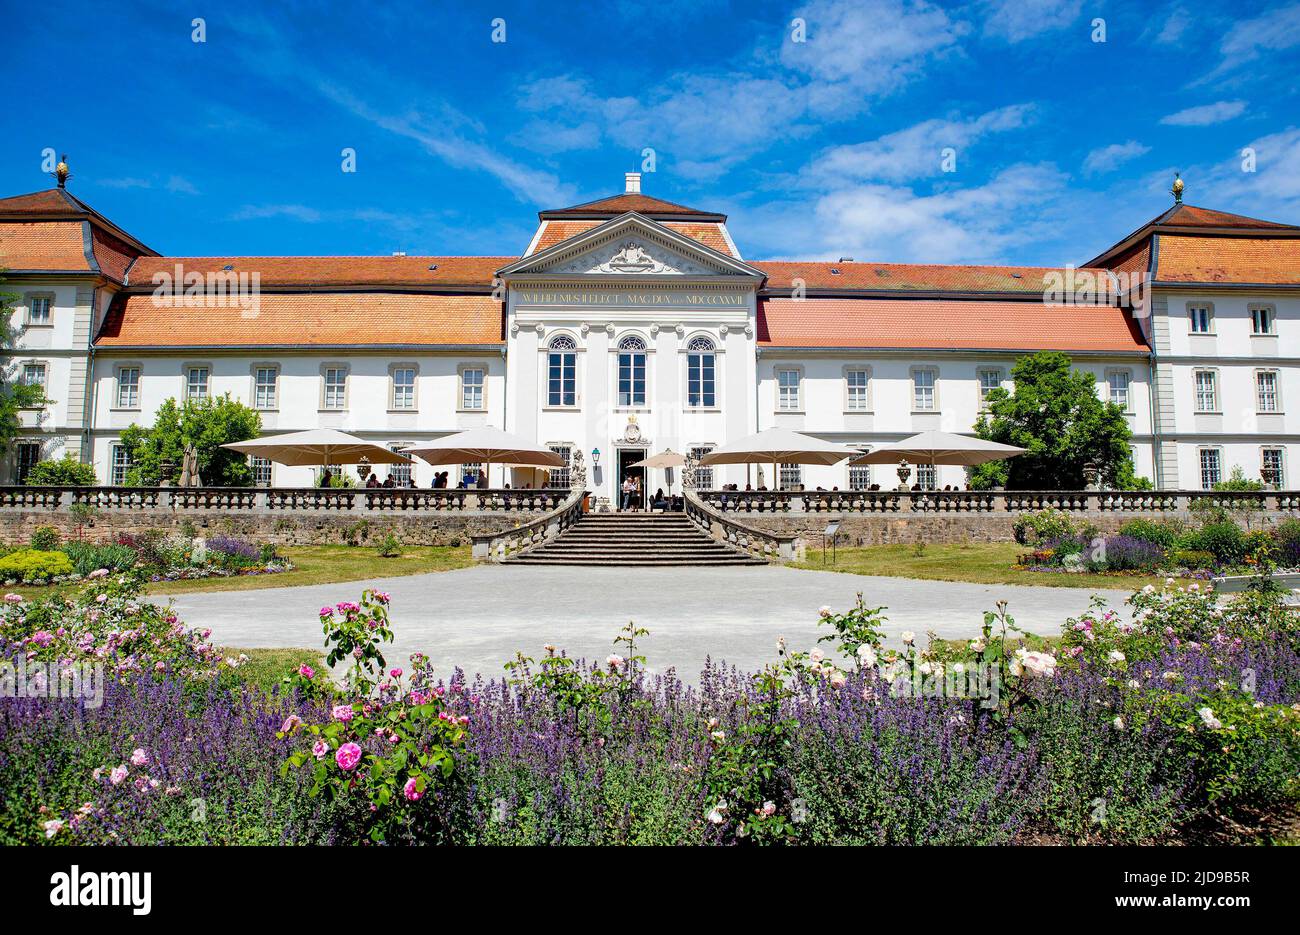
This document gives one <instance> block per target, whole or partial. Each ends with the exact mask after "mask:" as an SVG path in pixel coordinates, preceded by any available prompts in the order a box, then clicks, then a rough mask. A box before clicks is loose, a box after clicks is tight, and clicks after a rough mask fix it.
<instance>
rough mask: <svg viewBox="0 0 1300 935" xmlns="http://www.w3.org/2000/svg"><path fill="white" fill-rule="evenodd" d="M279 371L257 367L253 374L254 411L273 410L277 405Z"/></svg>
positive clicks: (272, 368)
mask: <svg viewBox="0 0 1300 935" xmlns="http://www.w3.org/2000/svg"><path fill="white" fill-rule="evenodd" d="M279 383H280V370H279V368H277V367H258V368H257V370H256V371H254V373H253V406H254V408H256V409H274V408H275V407H276V405H277V404H278V402H279V400H278V396H279V392H278V391H279Z"/></svg>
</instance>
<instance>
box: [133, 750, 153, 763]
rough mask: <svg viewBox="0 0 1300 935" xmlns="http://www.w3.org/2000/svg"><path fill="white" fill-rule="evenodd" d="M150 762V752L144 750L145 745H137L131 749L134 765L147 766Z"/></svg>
mask: <svg viewBox="0 0 1300 935" xmlns="http://www.w3.org/2000/svg"><path fill="white" fill-rule="evenodd" d="M148 763H149V754H147V753H145V752H144V748H143V747H136V748H135V749H134V750H132V751H131V765H132V766H147V765H148Z"/></svg>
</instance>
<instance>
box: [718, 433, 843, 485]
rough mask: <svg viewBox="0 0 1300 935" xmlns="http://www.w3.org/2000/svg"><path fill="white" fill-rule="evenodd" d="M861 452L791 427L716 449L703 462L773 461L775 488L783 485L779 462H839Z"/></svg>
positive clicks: (762, 462)
mask: <svg viewBox="0 0 1300 935" xmlns="http://www.w3.org/2000/svg"><path fill="white" fill-rule="evenodd" d="M855 454H858V451H857V450H856V449H854V448H848V447H846V446H844V445H837V444H835V443H834V442H827V441H822V440H821V439H820V438H813V437H812V436H811V435H804V434H802V433H800V432H792V431H791V430H790V429H779V428H777V429H767V430H766V431H764V432H759V433H757V434H756V435H747V436H745V437H744V438H741V439H738V440H736V441H734V442H728V443H727V444H725V445H723V446H722V447H720V448H715V449H713V450H712V451H710V452H709V453H708V454H706V455H705V456H704V457H703V458H701V459H700V464H701V465H704V466H710V465H714V464H767V463H768V462H769V461H770V462H771V464H772V479H773V489H776V488H777V487H779V486H780V480H781V475H780V473H779V470H778V468H777V465H778V464H838V463H839V462H841V461H843V460H844V459H845V458H851V457H853V456H854V455H855Z"/></svg>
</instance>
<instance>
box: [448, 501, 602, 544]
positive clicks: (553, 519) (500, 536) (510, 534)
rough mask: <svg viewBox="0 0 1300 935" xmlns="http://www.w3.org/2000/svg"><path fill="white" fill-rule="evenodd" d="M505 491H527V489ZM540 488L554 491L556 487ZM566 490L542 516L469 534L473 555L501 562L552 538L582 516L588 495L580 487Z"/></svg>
mask: <svg viewBox="0 0 1300 935" xmlns="http://www.w3.org/2000/svg"><path fill="white" fill-rule="evenodd" d="M505 492H506V493H516V492H518V493H529V492H530V491H505ZM540 492H541V493H557V492H558V491H540ZM565 493H566V494H567V495H568V496H567V499H564V500H562V501H560V502H559V503H558V504H555V505H554V509H553V511H552V512H550V513H548V514H546V515H545V516H539V517H537V518H536V519H534V520H531V521H530V522H527V523H523V524H521V525H519V526H516V527H514V528H513V529H505V530H502V531H499V532H487V533H480V534H478V535H474V536H471V537H470V547H471V554H472V555H473V557H474V558H476V559H478V560H479V561H489V562H501V561H504V560H505V559H507V558H509V557H510V556H512V555H516V554H518V553H520V552H523V551H525V550H527V549H531V548H532V547H533V546H537V545H541V544H542V543H543V542H546V541H547V540H549V539H554V538H555V537H556V536H558V535H559V534H560V533H562V532H564V531H565V530H566V529H568V528H569V527H570V526H572V525H573V524H574V523H576V522H577V521H578V520H579V518H581V516H582V501H583V499H584V498H585V497H586V495H587V494H586V492H585V491H582V490H570V491H565Z"/></svg>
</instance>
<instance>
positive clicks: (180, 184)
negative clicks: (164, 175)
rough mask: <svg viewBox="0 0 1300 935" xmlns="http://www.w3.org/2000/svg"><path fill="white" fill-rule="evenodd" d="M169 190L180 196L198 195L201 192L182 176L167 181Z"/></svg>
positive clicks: (175, 176)
mask: <svg viewBox="0 0 1300 935" xmlns="http://www.w3.org/2000/svg"><path fill="white" fill-rule="evenodd" d="M166 187H167V190H168V191H169V192H175V193H176V194H178V195H197V194H198V193H199V190H198V189H197V188H195V187H194V183H193V182H191V181H190V180H189V179H187V178H185V177H184V176H182V175H173V176H171V177H169V178H168V179H167V186H166Z"/></svg>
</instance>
